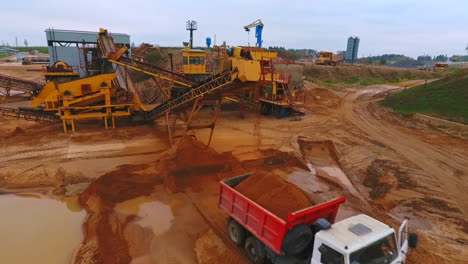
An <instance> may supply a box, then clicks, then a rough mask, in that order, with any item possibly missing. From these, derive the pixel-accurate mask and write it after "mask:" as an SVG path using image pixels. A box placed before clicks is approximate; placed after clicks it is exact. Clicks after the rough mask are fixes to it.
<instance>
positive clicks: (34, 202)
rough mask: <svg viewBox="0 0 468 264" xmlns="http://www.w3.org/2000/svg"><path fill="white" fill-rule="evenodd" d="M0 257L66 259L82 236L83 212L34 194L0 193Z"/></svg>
mask: <svg viewBox="0 0 468 264" xmlns="http://www.w3.org/2000/svg"><path fill="white" fill-rule="evenodd" d="M0 211H1V212H2V214H1V218H0V260H1V263H15V264H30V263H35V264H64V263H70V262H71V259H72V255H73V251H74V250H75V249H76V248H77V247H78V246H79V245H80V243H81V241H82V240H83V232H82V229H81V225H82V223H83V221H84V219H85V217H86V212H85V211H84V210H81V208H80V207H79V205H78V202H77V200H76V199H74V198H68V199H67V200H66V201H65V202H60V201H56V200H52V199H47V198H43V197H41V196H40V195H37V194H21V195H13V194H5V195H0Z"/></svg>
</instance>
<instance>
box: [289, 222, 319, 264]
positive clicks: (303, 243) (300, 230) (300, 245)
mask: <svg viewBox="0 0 468 264" xmlns="http://www.w3.org/2000/svg"><path fill="white" fill-rule="evenodd" d="M313 238H314V234H313V232H312V229H310V227H309V226H307V225H305V224H301V225H297V226H295V227H294V228H293V229H291V230H290V231H289V232H288V233H287V234H286V236H285V237H284V240H283V250H284V252H286V254H288V255H293V256H295V255H298V254H300V253H302V251H304V249H306V248H307V246H308V245H309V244H310V242H311V241H312V239H313Z"/></svg>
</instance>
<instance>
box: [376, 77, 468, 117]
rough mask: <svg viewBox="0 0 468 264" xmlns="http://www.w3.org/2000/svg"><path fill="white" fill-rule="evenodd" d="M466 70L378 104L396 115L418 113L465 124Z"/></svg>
mask: <svg viewBox="0 0 468 264" xmlns="http://www.w3.org/2000/svg"><path fill="white" fill-rule="evenodd" d="M467 102H468V69H464V70H453V71H452V74H449V75H448V77H446V78H443V79H440V80H438V81H435V82H432V83H429V84H427V85H421V86H417V87H414V88H411V89H407V90H405V91H402V92H400V93H397V94H394V95H391V96H389V97H387V98H385V99H384V100H383V101H381V104H382V105H384V106H386V107H390V108H392V109H393V110H394V111H395V112H396V113H400V114H414V113H421V114H427V115H433V116H437V117H443V118H446V119H449V120H452V121H456V122H462V123H465V124H468V105H467Z"/></svg>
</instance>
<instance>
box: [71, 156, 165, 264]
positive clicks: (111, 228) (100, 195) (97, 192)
mask: <svg viewBox="0 0 468 264" xmlns="http://www.w3.org/2000/svg"><path fill="white" fill-rule="evenodd" d="M146 168H147V165H125V166H121V167H120V168H119V169H117V170H115V171H113V172H110V173H107V174H105V175H103V176H101V177H100V178H98V179H97V180H95V181H94V182H92V183H91V184H90V185H89V187H88V188H87V189H86V190H85V191H84V192H83V193H82V194H81V195H80V198H79V201H80V204H81V206H82V207H83V208H84V209H85V210H86V211H87V212H88V220H87V222H86V225H85V234H86V236H85V239H84V240H85V242H84V243H83V244H84V246H82V247H81V249H80V251H78V254H77V257H76V263H87V261H88V260H86V259H87V258H89V256H88V254H89V252H90V250H89V248H88V246H89V244H91V243H92V244H95V245H96V248H94V250H93V252H94V254H93V256H92V260H93V261H94V263H103V264H105V263H109V264H111V263H130V261H131V257H130V254H129V250H128V243H127V241H126V239H125V234H124V230H125V228H126V226H127V224H128V223H129V222H131V221H132V220H133V219H134V217H135V216H127V217H125V218H124V219H118V217H117V216H115V215H114V214H113V208H114V206H115V205H116V204H117V203H119V202H123V201H126V200H130V199H133V198H136V197H138V196H142V195H149V194H150V193H151V192H152V190H153V188H154V186H155V185H157V184H159V183H161V182H162V181H161V179H160V177H159V176H158V175H157V174H144V175H142V174H136V173H135V172H136V171H138V170H144V169H146ZM84 257H86V259H85V258H84Z"/></svg>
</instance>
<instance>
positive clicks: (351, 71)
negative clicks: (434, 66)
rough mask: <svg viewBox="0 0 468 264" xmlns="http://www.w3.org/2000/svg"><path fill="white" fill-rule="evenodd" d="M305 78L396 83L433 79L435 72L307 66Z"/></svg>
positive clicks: (372, 67)
mask: <svg viewBox="0 0 468 264" xmlns="http://www.w3.org/2000/svg"><path fill="white" fill-rule="evenodd" d="M304 76H306V78H312V79H314V80H320V81H347V80H350V79H352V78H355V77H359V78H361V79H382V80H388V82H395V81H396V80H398V79H411V78H412V79H433V78H435V76H438V75H437V74H435V73H434V72H430V71H419V70H415V69H404V68H392V67H385V66H351V65H349V66H342V67H333V66H323V65H310V66H305V68H304Z"/></svg>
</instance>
